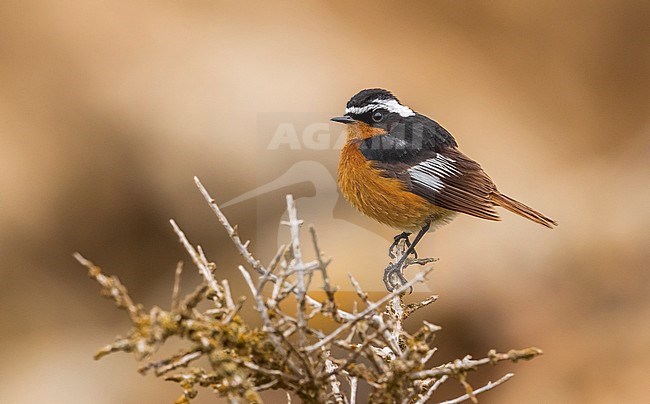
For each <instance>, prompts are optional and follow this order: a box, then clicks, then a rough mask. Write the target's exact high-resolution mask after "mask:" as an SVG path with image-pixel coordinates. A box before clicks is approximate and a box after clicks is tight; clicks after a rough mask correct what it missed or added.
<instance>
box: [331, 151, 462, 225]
mask: <svg viewBox="0 0 650 404" xmlns="http://www.w3.org/2000/svg"><path fill="white" fill-rule="evenodd" d="M338 183H339V187H340V189H341V192H342V193H343V196H344V197H345V199H347V200H348V201H349V202H350V203H351V204H352V205H353V206H354V207H355V208H357V209H358V210H359V211H361V212H362V213H364V214H365V215H367V216H370V217H371V218H373V219H375V220H377V221H379V222H381V223H384V224H387V225H389V226H391V227H394V228H396V229H399V230H403V231H410V232H414V231H418V230H420V228H421V227H422V226H423V225H424V224H425V223H426V222H427V221H432V222H433V223H434V224H436V222H444V219H447V218H451V216H453V212H451V211H449V210H446V209H443V208H440V207H437V206H435V205H433V204H431V203H429V202H428V201H427V200H426V199H424V198H422V197H420V196H418V195H415V194H413V193H411V192H409V191H406V190H405V189H404V185H403V183H402V182H401V181H400V180H398V179H396V178H387V177H384V176H382V175H381V170H380V169H377V168H375V167H373V165H372V162H371V161H368V160H366V158H365V157H364V156H363V154H361V152H360V151H359V148H358V146H357V144H356V142H348V143H347V144H346V145H345V146H344V147H343V149H342V150H341V158H340V160H339V169H338Z"/></svg>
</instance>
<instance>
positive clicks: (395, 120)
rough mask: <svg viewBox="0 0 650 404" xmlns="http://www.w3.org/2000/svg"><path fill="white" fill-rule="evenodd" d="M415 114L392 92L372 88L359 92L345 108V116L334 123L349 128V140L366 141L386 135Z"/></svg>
mask: <svg viewBox="0 0 650 404" xmlns="http://www.w3.org/2000/svg"><path fill="white" fill-rule="evenodd" d="M415 115H416V114H415V112H413V110H412V109H411V108H409V107H407V106H406V105H402V104H401V103H400V102H399V100H398V99H397V97H395V96H394V95H393V94H392V93H391V92H390V91H388V90H384V89H381V88H371V89H366V90H362V91H360V92H358V93H357V94H355V95H354V96H353V97H352V98H350V101H348V103H347V105H346V107H345V115H343V116H338V117H335V118H332V121H334V122H339V123H343V124H346V125H348V126H349V128H348V134H349V138H361V139H366V138H368V137H372V136H375V135H379V134H384V133H386V132H387V131H388V130H389V129H390V128H391V127H392V126H394V125H397V124H399V123H402V122H403V121H404V120H405V119H407V118H409V117H412V116H415Z"/></svg>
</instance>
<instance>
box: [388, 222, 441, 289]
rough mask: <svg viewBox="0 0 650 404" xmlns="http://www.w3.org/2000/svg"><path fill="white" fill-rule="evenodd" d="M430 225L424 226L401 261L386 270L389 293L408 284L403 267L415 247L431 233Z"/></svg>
mask: <svg viewBox="0 0 650 404" xmlns="http://www.w3.org/2000/svg"><path fill="white" fill-rule="evenodd" d="M430 225H431V223H427V224H425V225H424V226H422V229H420V231H419V232H418V234H417V235H416V236H415V239H413V242H412V243H411V244H410V245H409V246H408V248H407V249H406V251H404V254H403V255H402V256H401V257H400V258H399V260H398V261H397V262H395V263H391V264H390V265H388V267H386V269H385V270H384V284H385V285H386V289H388V291H389V292H392V291H394V290H395V289H397V288H399V287H400V286H402V285H403V284H405V283H406V282H407V281H406V278H404V274H403V273H402V266H403V265H404V262H405V261H406V258H408V256H409V255H410V254H412V253H413V252H414V251H415V246H416V245H417V244H418V243H419V242H420V239H422V237H423V236H424V235H425V234H426V232H427V231H429V226H430ZM402 234H404V233H402ZM400 236H401V235H400ZM407 237H408V236H407ZM411 292H413V288H412V287H411V290H410V291H409V293H411Z"/></svg>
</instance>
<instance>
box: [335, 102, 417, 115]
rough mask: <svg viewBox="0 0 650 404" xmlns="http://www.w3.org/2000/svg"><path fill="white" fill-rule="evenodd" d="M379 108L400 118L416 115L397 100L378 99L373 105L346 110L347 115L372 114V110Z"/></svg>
mask: <svg viewBox="0 0 650 404" xmlns="http://www.w3.org/2000/svg"><path fill="white" fill-rule="evenodd" d="M378 108H383V109H385V110H387V111H388V112H394V113H397V114H399V115H400V116H402V117H404V118H406V117H407V116H413V115H415V112H413V110H412V109H411V108H409V107H407V106H404V105H402V104H400V103H399V102H397V101H396V100H383V99H376V100H374V101H372V103H371V104H368V105H365V106H363V107H349V108H346V109H345V113H346V114H365V113H366V112H370V111H372V110H375V109H378Z"/></svg>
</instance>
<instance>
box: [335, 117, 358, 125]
mask: <svg viewBox="0 0 650 404" xmlns="http://www.w3.org/2000/svg"><path fill="white" fill-rule="evenodd" d="M330 120H331V121H334V122H338V123H344V124H346V125H347V124H350V123H355V122H356V121H355V120H354V119H352V118H350V117H349V116H347V115H343V116H335V117H334V118H332V119H330Z"/></svg>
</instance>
